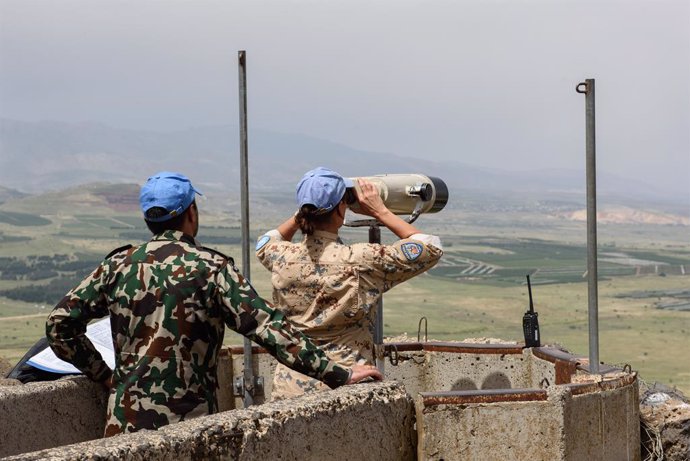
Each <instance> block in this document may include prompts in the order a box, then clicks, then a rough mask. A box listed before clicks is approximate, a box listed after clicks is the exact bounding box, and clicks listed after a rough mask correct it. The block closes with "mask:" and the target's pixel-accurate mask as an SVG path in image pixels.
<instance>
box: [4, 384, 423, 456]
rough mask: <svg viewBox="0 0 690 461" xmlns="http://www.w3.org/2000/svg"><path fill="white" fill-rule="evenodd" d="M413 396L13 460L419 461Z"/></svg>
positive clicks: (378, 387) (259, 412) (312, 406)
mask: <svg viewBox="0 0 690 461" xmlns="http://www.w3.org/2000/svg"><path fill="white" fill-rule="evenodd" d="M414 440H415V437H414V411H413V404H412V400H411V398H410V397H409V395H408V394H407V393H406V392H405V389H404V387H403V386H401V385H400V384H397V383H394V382H384V383H371V384H362V385H356V386H345V387H342V388H340V389H337V390H335V391H333V392H329V393H320V394H314V395H310V396H305V397H303V398H300V399H292V400H285V401H281V402H274V403H270V404H266V405H261V406H253V407H251V408H249V409H245V410H234V411H227V412H222V413H218V414H215V415H211V416H206V417H201V418H196V419H192V420H189V421H185V422H182V423H178V424H172V425H170V426H166V427H164V428H161V429H159V430H158V431H142V432H138V433H133V434H125V435H120V436H117V437H111V438H108V439H98V440H93V441H90V442H82V443H78V444H74V445H69V446H64V447H59V448H54V449H49V450H42V451H37V452H32V453H24V454H22V455H18V456H14V457H10V458H8V461H9V460H13V461H17V460H25V461H28V460H44V459H50V460H67V459H69V460H93V461H95V460H114V459H117V460H143V459H146V460H151V461H157V460H169V459H175V460H177V461H184V460H198V459H204V460H206V459H233V460H247V461H249V460H255V459H283V460H298V459H299V460H323V459H377V460H391V461H397V460H413V459H415V445H414Z"/></svg>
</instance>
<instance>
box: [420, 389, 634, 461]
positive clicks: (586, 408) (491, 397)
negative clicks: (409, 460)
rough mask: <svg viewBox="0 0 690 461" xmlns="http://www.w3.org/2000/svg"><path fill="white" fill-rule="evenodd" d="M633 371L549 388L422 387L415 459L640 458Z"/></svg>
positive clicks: (603, 460)
mask: <svg viewBox="0 0 690 461" xmlns="http://www.w3.org/2000/svg"><path fill="white" fill-rule="evenodd" d="M637 392H638V389H637V379H636V376H635V375H625V376H622V377H617V378H612V379H610V380H606V381H604V382H601V383H592V384H585V385H578V384H566V385H559V386H550V387H549V388H548V389H546V390H543V389H516V390H513V391H509V392H506V391H504V390H500V391H456V392H436V393H421V394H420V395H419V396H418V397H417V399H416V402H415V406H416V415H417V434H418V459H424V460H438V461H441V460H449V459H476V460H484V459H514V460H523V459H530V460H543V461H551V460H567V461H579V460H588V461H589V460H591V461H597V460H599V461H609V460H632V461H637V460H639V459H640V434H639V402H638V401H637V397H636V396H637Z"/></svg>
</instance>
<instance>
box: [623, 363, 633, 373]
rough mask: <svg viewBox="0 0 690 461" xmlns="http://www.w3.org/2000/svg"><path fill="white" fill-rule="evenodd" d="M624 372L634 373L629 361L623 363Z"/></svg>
mask: <svg viewBox="0 0 690 461" xmlns="http://www.w3.org/2000/svg"><path fill="white" fill-rule="evenodd" d="M623 372H624V373H632V366H630V364H629V363H626V364H625V365H623Z"/></svg>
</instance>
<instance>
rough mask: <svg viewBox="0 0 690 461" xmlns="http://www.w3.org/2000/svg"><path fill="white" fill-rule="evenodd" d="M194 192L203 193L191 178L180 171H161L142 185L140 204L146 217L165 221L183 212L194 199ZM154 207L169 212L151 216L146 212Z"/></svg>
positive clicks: (156, 220) (154, 220)
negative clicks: (197, 188) (196, 187)
mask: <svg viewBox="0 0 690 461" xmlns="http://www.w3.org/2000/svg"><path fill="white" fill-rule="evenodd" d="M194 194H199V195H203V194H202V193H201V192H199V191H198V190H196V189H195V188H194V186H192V183H191V181H190V180H189V178H187V177H186V176H184V175H182V174H180V173H171V172H169V171H161V172H160V173H156V174H155V175H153V176H151V177H150V178H149V179H148V180H147V181H146V184H144V185H143V186H142V187H141V193H139V204H140V205H141V211H142V212H143V213H144V219H146V220H147V221H152V222H163V221H167V220H168V219H172V218H174V217H175V216H179V215H180V214H182V213H183V212H184V210H186V209H187V208H188V207H189V205H191V204H192V202H193V201H194ZM153 207H160V208H164V209H165V210H166V211H167V212H168V213H167V214H164V215H163V216H160V217H156V218H149V217H147V216H146V212H147V211H148V210H150V209H151V208H153Z"/></svg>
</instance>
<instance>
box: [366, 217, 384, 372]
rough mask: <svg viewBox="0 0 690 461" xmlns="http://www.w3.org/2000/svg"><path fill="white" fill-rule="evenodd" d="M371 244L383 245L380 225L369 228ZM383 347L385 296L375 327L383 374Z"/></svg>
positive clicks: (376, 353)
mask: <svg viewBox="0 0 690 461" xmlns="http://www.w3.org/2000/svg"><path fill="white" fill-rule="evenodd" d="M369 243H381V228H380V227H379V226H378V224H372V225H371V226H369ZM382 347H383V296H379V300H378V301H377V302H376V323H375V325H374V360H375V361H376V368H378V370H379V371H380V372H381V373H383V371H384V370H383V368H384V367H383V365H384V360H383V356H382V355H380V352H381V351H382V349H381V348H382Z"/></svg>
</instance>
